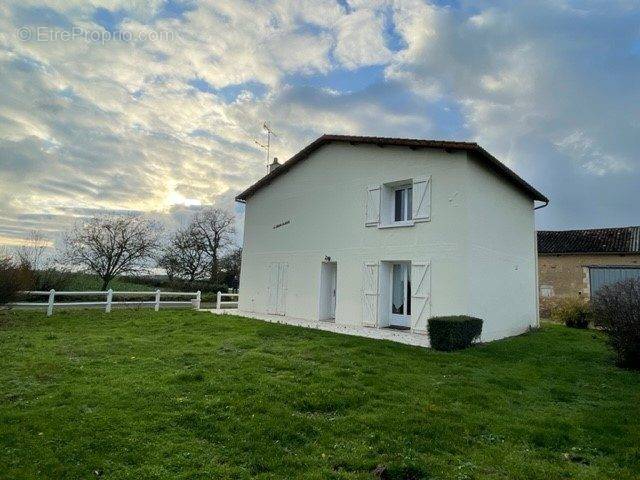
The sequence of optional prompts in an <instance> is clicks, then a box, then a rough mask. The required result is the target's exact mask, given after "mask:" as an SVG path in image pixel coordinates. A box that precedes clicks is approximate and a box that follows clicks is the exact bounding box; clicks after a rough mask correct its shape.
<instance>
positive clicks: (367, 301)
mask: <svg viewBox="0 0 640 480" xmlns="http://www.w3.org/2000/svg"><path fill="white" fill-rule="evenodd" d="M378 268H379V266H378V264H377V263H365V264H364V270H363V278H362V325H364V326H366V327H376V326H378Z"/></svg>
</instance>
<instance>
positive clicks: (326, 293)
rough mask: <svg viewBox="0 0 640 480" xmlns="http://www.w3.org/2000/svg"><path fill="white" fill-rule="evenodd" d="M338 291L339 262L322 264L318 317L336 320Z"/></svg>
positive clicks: (323, 319) (325, 319)
mask: <svg viewBox="0 0 640 480" xmlns="http://www.w3.org/2000/svg"><path fill="white" fill-rule="evenodd" d="M337 291H338V262H336V261H329V262H322V263H321V264H320V291H319V293H318V319H319V320H322V321H335V319H336V308H337V295H338V293H337Z"/></svg>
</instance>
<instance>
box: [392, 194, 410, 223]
mask: <svg viewBox="0 0 640 480" xmlns="http://www.w3.org/2000/svg"><path fill="white" fill-rule="evenodd" d="M412 197H413V188H412V187H411V185H403V186H400V187H396V188H395V192H394V206H393V215H394V217H393V221H394V222H406V221H409V220H411V218H412V213H411V210H412V205H411V203H412Z"/></svg>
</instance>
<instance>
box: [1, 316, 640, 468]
mask: <svg viewBox="0 0 640 480" xmlns="http://www.w3.org/2000/svg"><path fill="white" fill-rule="evenodd" d="M0 352H1V357H0V358H1V360H0V362H1V364H0V367H1V368H0V385H1V390H0V478H6V479H34V478H52V479H65V478H68V479H72V478H73V479H79V478H82V479H90V478H104V479H124V478H129V479H136V480H139V479H156V478H158V479H160V478H162V479H164V478H181V479H187V478H188V479H211V478H220V479H227V478H231V479H232V478H263V479H272V478H283V479H285V478H286V479H293V478H307V479H331V478H335V479H355V478H358V479H366V478H374V474H373V473H372V472H373V471H374V470H375V469H376V467H378V466H381V465H382V466H385V469H386V470H385V473H384V475H383V477H382V478H398V479H401V478H442V479H467V478H469V479H471V478H482V479H485V478H489V479H545V480H547V479H559V478H577V479H606V478H611V479H631V478H639V477H638V472H640V375H639V374H638V373H636V372H630V371H625V370H620V369H617V368H615V367H614V366H613V357H612V354H611V353H610V352H609V350H608V349H607V347H606V345H605V343H604V340H603V338H602V336H601V335H600V334H598V333H593V332H591V331H578V330H571V329H568V328H565V327H561V326H555V325H547V326H545V327H544V328H543V329H542V330H541V331H538V332H534V333H531V334H528V335H524V336H521V337H518V338H514V339H509V340H504V341H500V342H494V343H492V344H488V345H482V346H477V347H474V348H472V349H470V350H467V351H464V352H456V353H440V352H435V351H430V350H426V349H421V348H416V347H410V346H405V345H399V344H394V343H390V342H384V341H374V340H369V339H362V338H357V337H348V336H343V335H337V334H331V333H328V332H319V331H313V330H305V329H301V328H296V327H290V326H282V325H273V324H267V323H263V322H259V321H254V320H247V319H242V318H238V317H231V316H226V317H216V316H214V315H211V314H208V313H203V312H194V311H161V312H159V313H154V312H152V311H149V310H142V311H131V310H125V311H116V312H113V313H111V314H110V315H105V314H103V313H100V312H98V311H95V310H93V311H68V312H64V311H61V312H59V313H57V314H55V315H54V316H53V317H51V318H49V319H47V318H45V317H44V316H43V315H42V313H41V312H37V313H36V312H27V311H20V312H15V313H10V314H7V315H5V316H2V317H0Z"/></svg>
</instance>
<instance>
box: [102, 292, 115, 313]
mask: <svg viewBox="0 0 640 480" xmlns="http://www.w3.org/2000/svg"><path fill="white" fill-rule="evenodd" d="M111 300H113V290H112V289H109V290H107V306H106V307H104V313H111Z"/></svg>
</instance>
